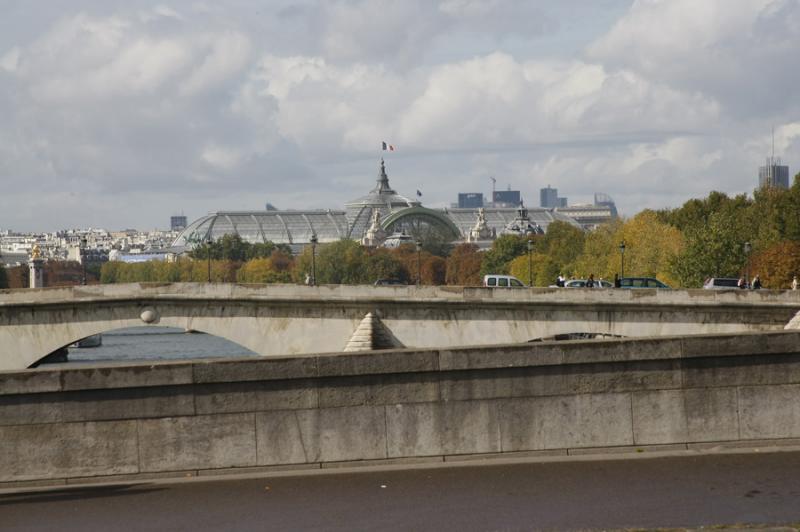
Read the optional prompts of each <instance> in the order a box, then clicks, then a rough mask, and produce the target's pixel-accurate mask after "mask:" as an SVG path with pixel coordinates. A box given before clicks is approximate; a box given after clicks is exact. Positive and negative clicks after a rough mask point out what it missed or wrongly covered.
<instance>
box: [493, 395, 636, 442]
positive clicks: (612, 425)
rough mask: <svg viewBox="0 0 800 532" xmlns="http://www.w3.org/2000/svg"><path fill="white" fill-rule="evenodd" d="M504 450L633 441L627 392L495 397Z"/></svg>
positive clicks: (629, 401) (629, 402)
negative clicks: (503, 398) (499, 399)
mask: <svg viewBox="0 0 800 532" xmlns="http://www.w3.org/2000/svg"><path fill="white" fill-rule="evenodd" d="M497 408H498V410H499V412H500V432H501V435H502V447H503V452H509V451H529V450H539V449H568V448H574V447H610V446H616V445H631V444H633V434H632V432H631V399H630V396H629V395H628V394H616V393H609V394H586V395H565V396H556V397H535V398H529V399H508V400H504V401H498V406H497Z"/></svg>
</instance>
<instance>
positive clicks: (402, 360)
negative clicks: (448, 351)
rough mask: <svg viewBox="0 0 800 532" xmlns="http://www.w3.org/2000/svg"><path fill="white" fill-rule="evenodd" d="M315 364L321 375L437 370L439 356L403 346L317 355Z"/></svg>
mask: <svg viewBox="0 0 800 532" xmlns="http://www.w3.org/2000/svg"><path fill="white" fill-rule="evenodd" d="M317 365H318V367H319V373H318V374H319V376H320V377H336V376H342V375H377V374H383V373H417V372H429V371H436V370H437V369H439V359H438V353H437V352H436V351H435V350H428V351H414V350H410V349H404V350H390V351H385V352H384V351H369V352H362V353H347V354H336V355H325V356H319V357H317Z"/></svg>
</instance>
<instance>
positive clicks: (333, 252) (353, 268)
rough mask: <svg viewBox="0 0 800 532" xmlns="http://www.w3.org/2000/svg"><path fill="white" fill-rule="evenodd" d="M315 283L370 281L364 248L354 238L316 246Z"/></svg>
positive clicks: (360, 282) (361, 282)
mask: <svg viewBox="0 0 800 532" xmlns="http://www.w3.org/2000/svg"><path fill="white" fill-rule="evenodd" d="M318 250H319V252H318V254H317V260H316V263H317V283H319V284H363V283H367V282H370V280H369V278H368V273H367V268H366V263H367V260H366V259H367V254H366V251H365V250H364V248H363V247H362V246H361V244H359V243H358V242H356V241H354V240H349V239H344V240H338V241H336V242H331V243H330V244H324V245H321V246H318Z"/></svg>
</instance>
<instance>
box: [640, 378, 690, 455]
mask: <svg viewBox="0 0 800 532" xmlns="http://www.w3.org/2000/svg"><path fill="white" fill-rule="evenodd" d="M631 401H632V410H633V441H634V444H636V445H656V444H662V443H678V442H685V441H686V436H687V428H686V408H685V405H684V398H683V391H682V390H660V391H653V392H638V393H633V394H631Z"/></svg>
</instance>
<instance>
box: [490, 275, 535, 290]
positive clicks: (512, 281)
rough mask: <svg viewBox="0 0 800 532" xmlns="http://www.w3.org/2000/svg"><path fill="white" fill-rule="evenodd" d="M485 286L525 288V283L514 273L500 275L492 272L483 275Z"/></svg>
mask: <svg viewBox="0 0 800 532" xmlns="http://www.w3.org/2000/svg"><path fill="white" fill-rule="evenodd" d="M483 286H488V287H490V288H525V283H523V282H522V281H520V280H519V279H517V278H516V277H514V276H513V275H498V274H493V273H490V274H489V275H484V276H483Z"/></svg>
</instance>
